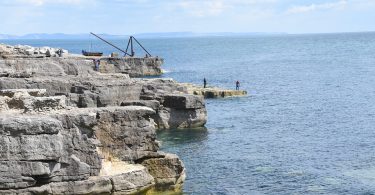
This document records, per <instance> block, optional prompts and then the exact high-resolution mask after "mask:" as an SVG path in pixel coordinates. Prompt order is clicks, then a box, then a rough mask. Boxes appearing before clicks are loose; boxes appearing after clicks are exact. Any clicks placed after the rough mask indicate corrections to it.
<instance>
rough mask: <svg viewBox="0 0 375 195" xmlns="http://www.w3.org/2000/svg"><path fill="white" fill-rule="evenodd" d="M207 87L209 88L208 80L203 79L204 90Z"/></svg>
mask: <svg viewBox="0 0 375 195" xmlns="http://www.w3.org/2000/svg"><path fill="white" fill-rule="evenodd" d="M206 86H207V80H206V78H204V79H203V88H206Z"/></svg>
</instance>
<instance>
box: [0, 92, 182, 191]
mask: <svg viewBox="0 0 375 195" xmlns="http://www.w3.org/2000/svg"><path fill="white" fill-rule="evenodd" d="M42 91H43V90H42ZM31 92H35V91H28V90H13V91H12V93H10V91H9V90H8V91H2V94H7V95H8V96H0V97H3V98H5V99H7V100H12V99H13V98H16V97H18V96H22V97H23V98H20V99H19V102H18V103H19V104H20V105H26V104H27V103H25V102H29V101H30V99H35V98H50V97H48V96H47V97H35V96H31V95H30V94H29V93H31ZM31 94H33V95H37V94H39V93H31ZM6 104H7V103H6ZM7 106H8V104H7ZM43 107H46V108H48V107H52V108H53V107H54V105H52V104H48V103H47V104H44V105H43ZM52 108H51V109H44V110H43V111H38V112H26V113H25V112H24V110H23V109H22V107H15V106H14V107H11V108H9V106H8V109H7V110H1V111H0V167H1V169H0V181H1V182H0V194H130V193H135V192H138V191H142V190H146V189H149V188H151V187H152V186H154V185H155V184H157V185H159V182H161V181H163V180H160V179H159V180H156V179H155V178H154V177H153V176H152V175H151V174H150V173H149V172H148V169H146V167H145V166H143V165H140V164H139V163H141V162H143V161H144V159H153V158H158V159H159V158H165V156H166V155H165V154H164V153H160V152H158V149H159V142H158V141H156V132H155V125H154V122H153V119H152V118H151V116H153V115H155V114H156V112H155V111H154V110H153V109H151V108H148V107H144V106H125V107H119V106H116V107H102V108H97V107H94V108H73V107H69V108H67V107H64V108H61V109H52ZM112 161H113V162H117V164H121V165H123V166H115V167H114V169H113V170H112V171H108V166H107V164H108V162H112ZM103 163H104V165H103ZM136 163H138V165H135V164H136ZM153 163H154V162H149V163H148V165H152V164H153ZM124 164H126V166H124ZM175 166H179V167H180V166H181V165H178V164H175ZM106 170H107V171H106ZM105 172H106V173H105ZM181 174H182V172H181ZM176 182H177V180H176ZM176 184H177V183H170V187H171V188H173V187H174V186H175V185H176ZM168 185H169V184H168Z"/></svg>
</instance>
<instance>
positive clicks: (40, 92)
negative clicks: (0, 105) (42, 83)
mask: <svg viewBox="0 0 375 195" xmlns="http://www.w3.org/2000/svg"><path fill="white" fill-rule="evenodd" d="M17 93H27V94H29V95H30V96H35V97H42V96H45V94H46V89H3V90H0V96H8V97H10V98H12V97H14V96H15V94H17Z"/></svg>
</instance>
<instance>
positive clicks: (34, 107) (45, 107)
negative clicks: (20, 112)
mask: <svg viewBox="0 0 375 195" xmlns="http://www.w3.org/2000/svg"><path fill="white" fill-rule="evenodd" d="M65 101H66V98H65V96H54V97H35V98H29V99H27V100H25V101H24V106H25V112H33V111H36V112H44V111H49V110H59V109H63V108H65Z"/></svg>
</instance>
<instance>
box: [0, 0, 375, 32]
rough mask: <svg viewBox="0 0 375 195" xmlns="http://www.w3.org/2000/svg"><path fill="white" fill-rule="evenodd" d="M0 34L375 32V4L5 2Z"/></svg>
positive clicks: (305, 0)
mask: <svg viewBox="0 0 375 195" xmlns="http://www.w3.org/2000/svg"><path fill="white" fill-rule="evenodd" d="M0 18H1V19H2V20H1V23H0V34H12V35H24V34H28V33H67V34H75V33H88V32H91V31H92V32H97V33H108V34H116V35H126V34H137V33H156V32H201V33H209V32H271V33H272V32H282V33H331V32H362V31H375V0H1V1H0Z"/></svg>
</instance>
